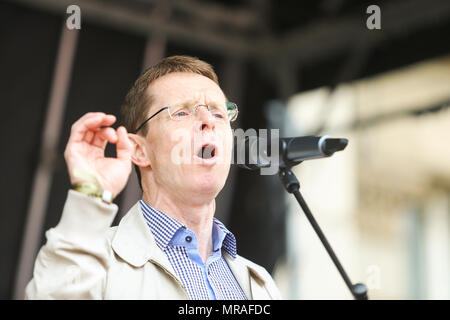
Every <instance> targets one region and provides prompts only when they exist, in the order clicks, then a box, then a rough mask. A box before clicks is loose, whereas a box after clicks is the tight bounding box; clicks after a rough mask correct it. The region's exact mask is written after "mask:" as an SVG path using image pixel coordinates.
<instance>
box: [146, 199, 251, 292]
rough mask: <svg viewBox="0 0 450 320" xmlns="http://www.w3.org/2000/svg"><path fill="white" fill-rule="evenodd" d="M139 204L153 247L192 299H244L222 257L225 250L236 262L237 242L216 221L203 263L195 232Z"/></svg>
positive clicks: (161, 213) (147, 206) (157, 211)
mask: <svg viewBox="0 0 450 320" xmlns="http://www.w3.org/2000/svg"><path fill="white" fill-rule="evenodd" d="M139 202H140V205H141V209H142V212H143V214H144V218H145V220H146V221H147V225H148V226H149V227H150V230H151V232H152V234H153V236H154V237H155V241H156V244H157V245H158V246H159V248H161V250H162V251H163V252H164V253H165V254H166V256H167V258H168V259H169V261H170V264H171V265H172V267H173V269H174V270H175V273H176V275H177V276H178V279H180V281H181V283H182V284H183V287H184V289H185V290H186V292H187V293H188V295H189V297H190V298H191V299H197V300H206V299H220V300H246V299H247V297H246V296H245V293H244V292H243V290H242V289H241V287H240V286H239V283H238V282H237V281H236V279H235V277H234V275H233V273H232V272H231V270H230V268H229V267H228V264H227V262H226V261H225V259H224V258H223V256H222V250H224V251H226V252H227V253H228V254H229V255H230V256H232V257H233V258H236V238H235V237H234V235H233V234H232V233H231V232H230V231H228V229H227V228H226V227H225V226H224V225H223V224H222V223H221V222H220V221H219V220H217V219H215V218H214V221H213V231H212V241H213V252H212V253H211V255H210V256H209V258H208V260H207V261H206V263H204V262H203V260H202V259H201V257H200V254H199V251H198V244H197V237H196V236H195V233H194V232H192V231H191V230H189V229H188V228H186V226H184V225H183V224H181V223H180V222H178V221H177V220H175V219H173V218H171V217H169V216H167V215H166V214H164V213H163V212H161V211H159V210H156V209H154V208H152V207H151V206H150V205H148V204H147V203H146V202H144V201H143V200H140V201H139Z"/></svg>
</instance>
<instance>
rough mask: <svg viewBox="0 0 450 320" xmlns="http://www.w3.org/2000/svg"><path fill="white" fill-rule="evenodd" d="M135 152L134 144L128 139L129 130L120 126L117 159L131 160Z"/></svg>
mask: <svg viewBox="0 0 450 320" xmlns="http://www.w3.org/2000/svg"><path fill="white" fill-rule="evenodd" d="M132 151H133V144H132V143H131V141H130V139H129V138H128V134H127V129H125V127H123V126H120V127H119V128H118V129H117V144H116V154H117V159H120V160H131V154H132Z"/></svg>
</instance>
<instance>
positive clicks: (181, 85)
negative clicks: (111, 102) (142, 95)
mask: <svg viewBox="0 0 450 320" xmlns="http://www.w3.org/2000/svg"><path fill="white" fill-rule="evenodd" d="M147 93H148V94H151V95H152V96H153V102H152V105H151V107H150V110H149V111H148V114H147V116H150V115H152V114H154V113H155V112H156V111H158V110H159V109H161V108H162V107H166V106H170V107H171V110H172V111H173V110H175V108H177V107H179V106H183V105H184V104H185V105H189V106H198V105H208V106H216V107H219V108H223V110H224V111H226V104H225V103H226V98H225V96H224V94H223V92H222V90H221V89H220V88H219V86H218V85H217V84H216V83H215V82H214V81H212V80H211V79H209V78H207V77H204V76H202V75H199V74H194V73H170V74H167V75H165V76H163V77H161V78H159V79H157V80H156V81H154V82H153V83H152V84H151V85H150V86H149V88H148V91H147ZM146 126H147V129H148V130H147V136H146V140H145V141H146V145H145V148H146V151H147V155H148V157H149V160H150V166H151V169H152V174H153V178H154V180H155V182H156V183H157V185H158V186H162V187H163V188H165V189H166V190H168V191H169V192H171V193H175V194H176V195H177V196H180V197H182V198H183V197H186V195H199V196H202V195H206V196H209V197H215V196H216V195H217V194H218V193H219V192H220V190H221V189H222V188H223V186H224V184H225V181H226V179H227V176H228V172H229V169H230V161H231V152H232V132H231V127H230V123H229V121H219V120H218V119H217V118H216V117H215V116H214V115H211V113H210V112H209V111H208V110H207V108H205V107H198V108H197V114H196V115H195V116H191V117H190V118H189V119H183V120H178V121H177V120H173V119H171V118H170V116H169V113H168V112H167V111H166V110H164V111H163V112H161V113H160V114H158V115H157V116H156V117H155V118H153V119H151V120H150V121H149V122H148V123H147V124H146ZM206 145H208V147H207V148H206V150H208V151H211V150H213V152H212V154H211V155H212V157H211V158H209V159H204V158H202V157H199V154H200V155H201V151H202V150H205V146H206Z"/></svg>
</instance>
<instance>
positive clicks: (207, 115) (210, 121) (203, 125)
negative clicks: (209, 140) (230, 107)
mask: <svg viewBox="0 0 450 320" xmlns="http://www.w3.org/2000/svg"><path fill="white" fill-rule="evenodd" d="M197 117H198V119H199V120H200V130H201V131H202V130H207V129H210V130H212V129H214V127H215V121H214V117H213V115H212V114H211V112H209V110H208V108H207V107H206V106H200V107H199V108H198V110H197Z"/></svg>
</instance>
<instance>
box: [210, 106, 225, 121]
mask: <svg viewBox="0 0 450 320" xmlns="http://www.w3.org/2000/svg"><path fill="white" fill-rule="evenodd" d="M211 114H212V115H213V116H214V118H217V119H220V120H225V119H226V118H227V116H226V114H225V112H224V111H222V110H220V109H217V108H214V109H211Z"/></svg>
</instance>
